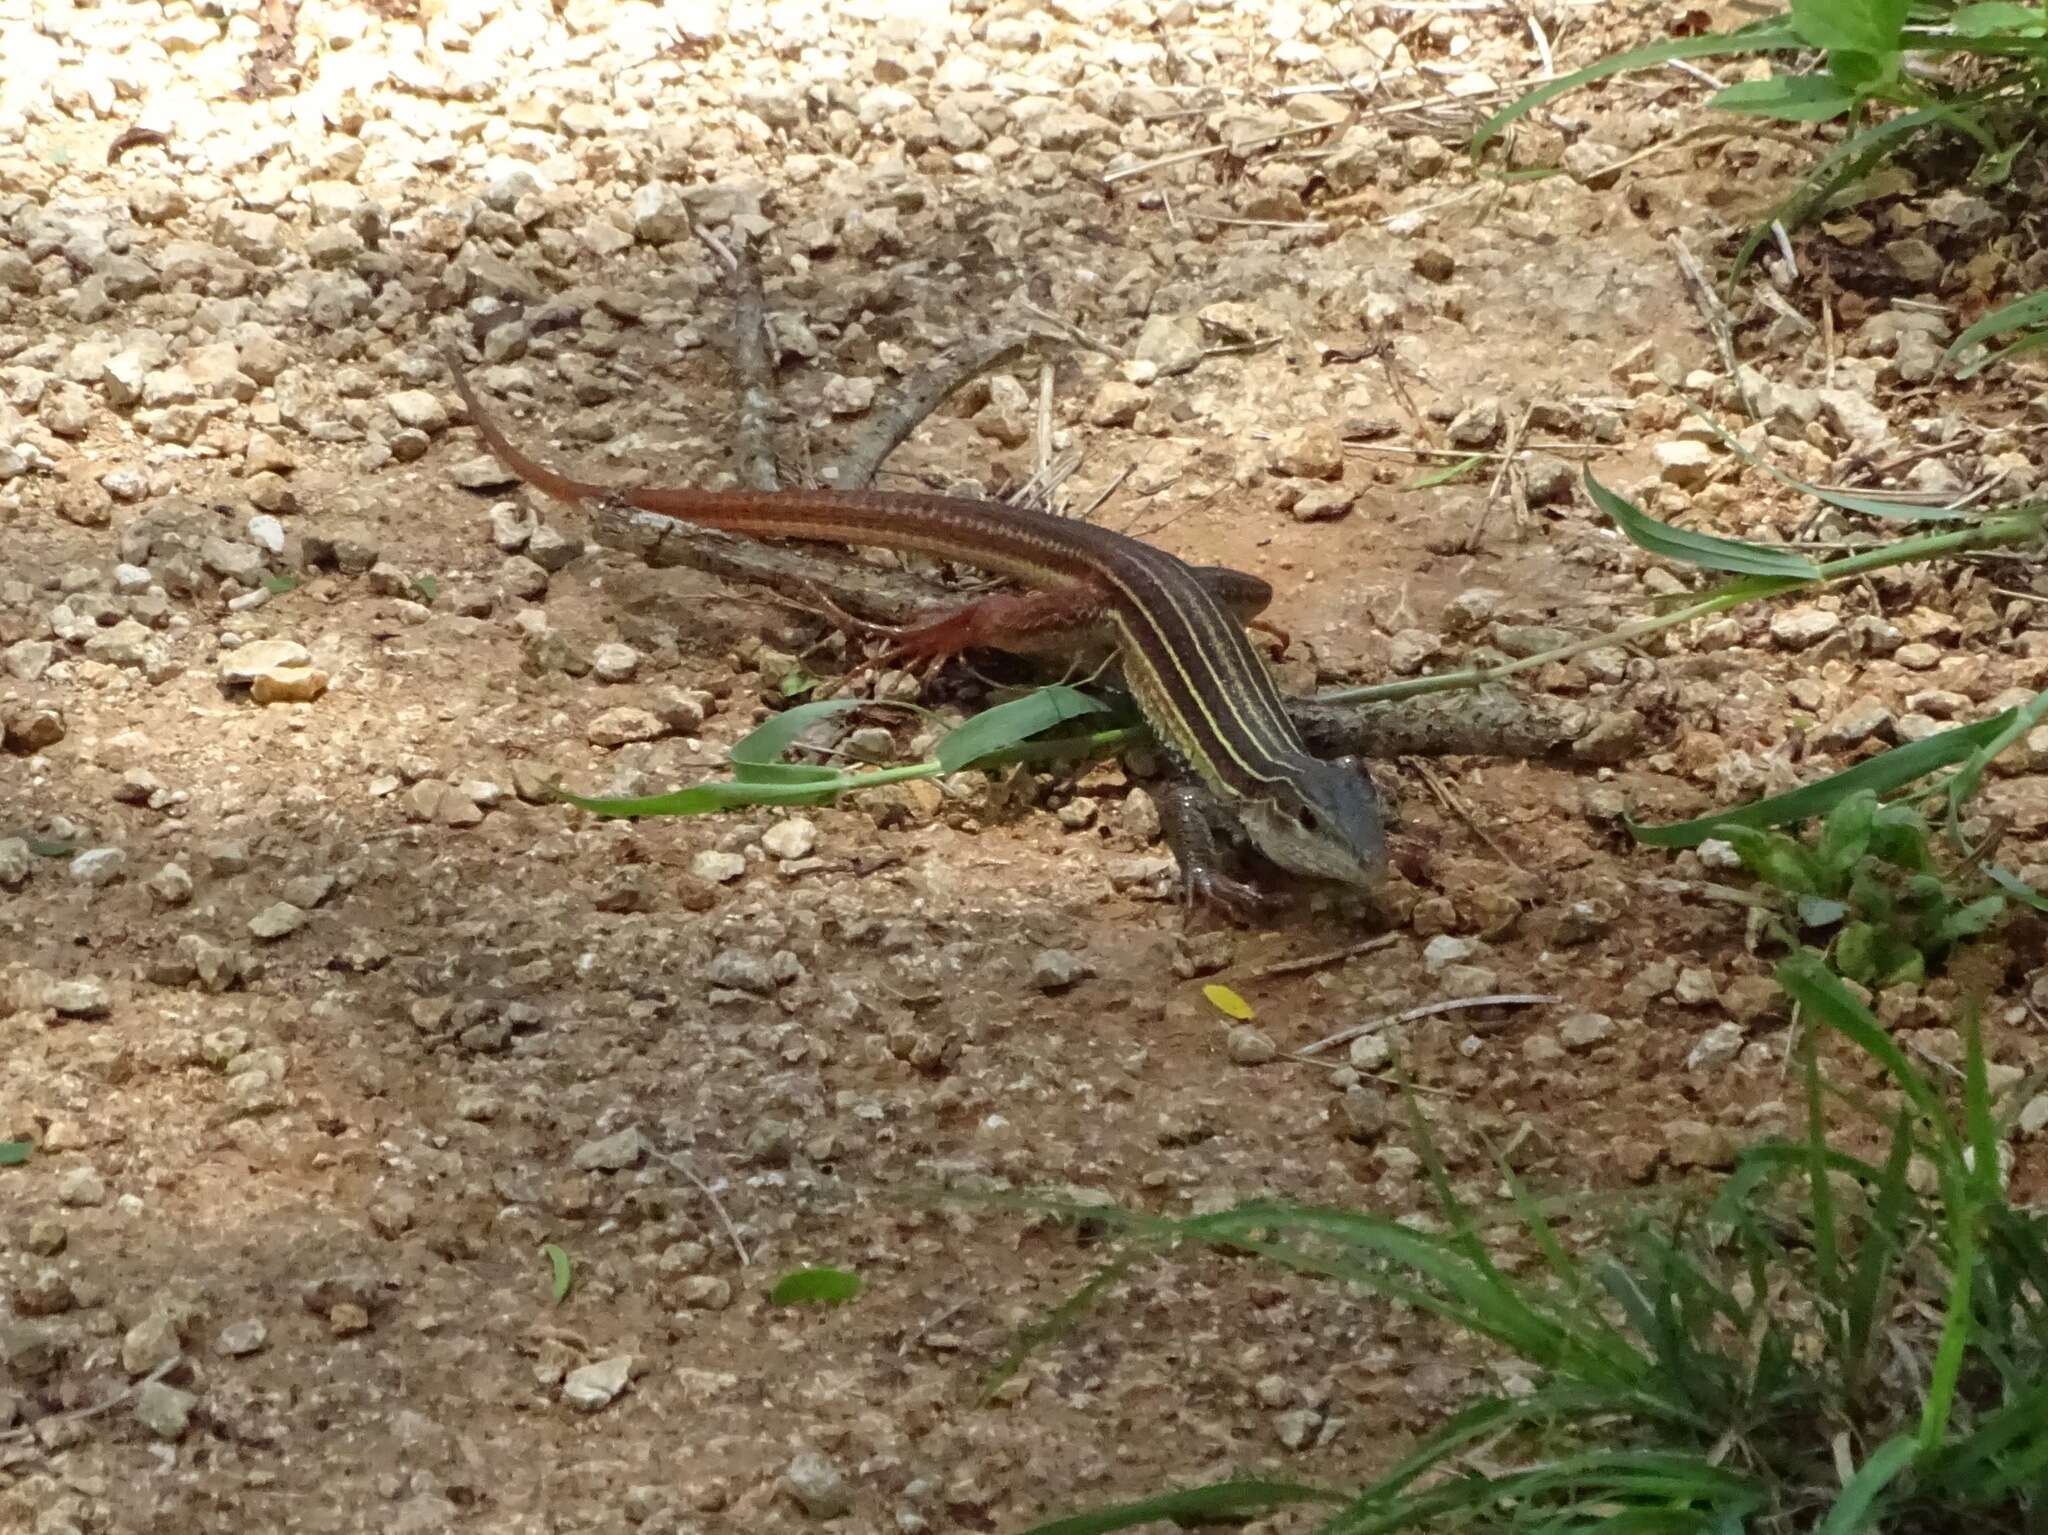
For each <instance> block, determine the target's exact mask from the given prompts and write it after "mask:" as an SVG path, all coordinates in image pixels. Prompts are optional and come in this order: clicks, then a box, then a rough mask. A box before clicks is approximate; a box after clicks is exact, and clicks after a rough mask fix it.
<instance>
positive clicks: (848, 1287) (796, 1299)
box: [768, 1268, 866, 1306]
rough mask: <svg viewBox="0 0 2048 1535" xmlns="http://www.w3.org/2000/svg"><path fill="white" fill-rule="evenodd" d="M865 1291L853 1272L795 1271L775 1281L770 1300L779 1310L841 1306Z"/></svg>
mask: <svg viewBox="0 0 2048 1535" xmlns="http://www.w3.org/2000/svg"><path fill="white" fill-rule="evenodd" d="M865 1288H866V1286H865V1285H863V1284H862V1283H861V1277H860V1275H858V1274H856V1273H854V1272H853V1271H852V1270H850V1269H836V1268H807V1269H792V1270H791V1271H790V1272H789V1273H787V1274H784V1275H783V1276H782V1277H781V1278H780V1279H778V1280H776V1281H775V1288H774V1289H772V1290H770V1291H769V1292H768V1300H769V1303H770V1304H771V1305H776V1306H839V1305H844V1304H845V1303H846V1302H847V1301H850V1300H852V1299H853V1298H854V1297H855V1296H856V1295H858V1294H860V1292H861V1291H862V1290H863V1289H865Z"/></svg>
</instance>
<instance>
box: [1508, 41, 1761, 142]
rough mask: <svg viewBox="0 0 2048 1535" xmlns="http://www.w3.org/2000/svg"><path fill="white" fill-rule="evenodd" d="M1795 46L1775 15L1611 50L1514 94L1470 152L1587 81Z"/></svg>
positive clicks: (1588, 82) (1590, 82) (1587, 83)
mask: <svg viewBox="0 0 2048 1535" xmlns="http://www.w3.org/2000/svg"><path fill="white" fill-rule="evenodd" d="M1798 46H1799V35H1798V34H1797V33H1796V32H1794V31H1793V30H1792V28H1791V27H1790V26H1788V25H1787V24H1786V23H1785V20H1784V18H1782V17H1775V16H1774V17H1769V18H1767V19H1765V20H1763V21H1760V22H1756V23H1753V24H1751V25H1750V26H1747V27H1742V28H1740V29H1738V30H1736V31H1734V32H1710V33H1707V34H1705V35H1704V36H1701V37H1673V38H1667V39H1665V40H1664V41H1663V42H1659V43H1652V44H1650V46H1649V47H1647V48H1633V49H1630V50H1629V51H1628V52H1627V53H1615V54H1610V55H1608V56H1607V57H1606V58H1604V59H1600V60H1597V61H1596V62H1594V63H1592V64H1588V65H1587V66H1586V67H1585V68H1584V69H1579V70H1574V71H1573V72H1572V73H1571V74H1568V75H1562V76H1560V77H1558V78H1557V79H1555V80H1549V81H1546V82H1544V83H1543V84H1542V85H1539V86H1537V87H1536V89H1535V90H1533V91H1530V92H1529V93H1528V94H1527V95H1526V96H1520V97H1517V98H1516V99H1515V100H1513V101H1511V102H1509V103H1508V104H1507V105H1506V106H1504V107H1502V108H1501V109H1500V110H1499V111H1498V112H1496V113H1494V114H1493V116H1491V117H1489V118H1488V119H1487V120H1486V121H1485V122H1483V123H1481V124H1480V125H1479V129H1478V131H1477V132H1476V133H1474V134H1473V135H1472V153H1473V154H1474V155H1477V154H1478V153H1479V152H1480V151H1481V150H1483V149H1484V148H1486V146H1487V145H1488V144H1490V143H1492V142H1493V141H1494V140H1495V139H1497V138H1499V137H1500V136H1501V134H1503V133H1505V132H1506V131H1507V130H1508V128H1509V127H1510V126H1511V125H1512V124H1514V123H1516V122H1519V121H1520V120H1521V119H1522V118H1524V117H1527V116H1528V115H1529V114H1530V113H1531V112H1533V111H1535V110H1536V109H1537V108H1538V107H1540V106H1543V105H1544V104H1545V103H1547V102H1551V101H1555V100H1556V99H1557V98H1558V97H1560V96H1562V95H1565V94H1566V93H1567V92H1570V91H1575V90H1577V89H1578V88H1579V87H1580V86H1582V85H1591V84H1592V83H1593V82H1594V81H1596V80H1605V79H1607V78H1609V77H1610V76H1612V75H1621V74H1626V73H1628V72H1629V71H1630V70H1632V69H1654V68H1656V67H1657V66H1659V65H1661V64H1669V63H1670V62H1671V61H1672V60H1674V59H1711V58H1734V57H1737V56H1739V55H1741V54H1747V53H1776V52H1781V51H1785V50H1789V49H1793V48H1796V47H1798Z"/></svg>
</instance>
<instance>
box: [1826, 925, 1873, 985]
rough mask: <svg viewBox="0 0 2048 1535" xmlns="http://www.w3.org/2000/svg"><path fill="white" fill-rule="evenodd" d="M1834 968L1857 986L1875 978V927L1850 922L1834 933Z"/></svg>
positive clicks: (1866, 983)
mask: <svg viewBox="0 0 2048 1535" xmlns="http://www.w3.org/2000/svg"><path fill="white" fill-rule="evenodd" d="M1834 956H1835V968H1836V969H1837V970H1839V971H1841V972H1842V974H1843V975H1845V976H1847V977H1848V978H1849V979H1850V980H1852V981H1854V982H1855V983H1856V984H1857V985H1859V986H1868V985H1869V984H1870V983H1871V982H1872V981H1874V980H1876V979H1877V929H1876V928H1874V927H1872V926H1871V925H1870V924H1869V923H1868V922H1851V923H1849V924H1848V925H1847V926H1846V927H1844V928H1843V929H1842V930H1841V932H1839V933H1837V934H1836V935H1835V948H1834Z"/></svg>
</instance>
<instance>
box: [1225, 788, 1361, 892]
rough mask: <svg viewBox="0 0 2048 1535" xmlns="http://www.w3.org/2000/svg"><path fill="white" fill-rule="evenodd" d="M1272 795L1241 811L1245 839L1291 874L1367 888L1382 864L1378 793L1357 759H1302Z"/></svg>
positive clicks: (1253, 801)
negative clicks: (1247, 838)
mask: <svg viewBox="0 0 2048 1535" xmlns="http://www.w3.org/2000/svg"><path fill="white" fill-rule="evenodd" d="M1275 790H1276V792H1275V793H1274V794H1273V795H1272V796H1271V797H1262V798H1257V799H1254V800H1252V801H1250V802H1249V803H1248V804H1246V805H1245V806H1244V808H1243V811H1242V816H1243V822H1244V828H1245V831H1246V833H1247V834H1248V835H1249V836H1250V838H1251V840H1252V843H1253V844H1254V845H1255V846H1256V847H1257V848H1258V850H1259V851H1260V852H1262V853H1264V854H1265V855H1266V856H1267V857H1268V858H1270V859H1272V860H1273V862H1275V863H1277V864H1278V865H1280V867H1281V868H1283V869H1288V870H1291V871H1292V872H1293V873H1296V874H1306V875H1309V876H1310V877H1312V878H1316V879H1327V880H1335V881H1336V882H1337V883H1339V884H1344V885H1355V886H1358V887H1360V888H1362V889H1371V888H1373V887H1375V886H1376V885H1378V884H1379V882H1380V880H1381V878H1382V876H1383V875H1384V874H1385V872H1386V867H1387V839H1386V833H1385V831H1384V830H1383V829H1382V827H1381V824H1380V800H1379V792H1378V791H1377V790H1376V789H1374V787H1373V782H1372V778H1371V775H1370V774H1368V773H1367V772H1366V770H1365V766H1364V764H1363V763H1361V762H1359V761H1358V760H1357V759H1356V758H1352V757H1340V758H1337V759H1336V760H1335V761H1325V760H1323V759H1321V758H1317V757H1309V758H1305V759H1303V761H1302V764H1301V767H1300V769H1299V770H1298V771H1297V772H1296V773H1294V774H1293V775H1291V776H1290V777H1289V778H1288V779H1287V780H1286V781H1285V782H1284V783H1282V784H1278V785H1275Z"/></svg>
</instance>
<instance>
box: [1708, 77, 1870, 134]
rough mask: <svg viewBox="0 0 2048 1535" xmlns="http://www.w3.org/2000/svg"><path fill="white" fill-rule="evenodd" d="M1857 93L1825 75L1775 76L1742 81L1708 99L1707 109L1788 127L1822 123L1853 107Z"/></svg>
mask: <svg viewBox="0 0 2048 1535" xmlns="http://www.w3.org/2000/svg"><path fill="white" fill-rule="evenodd" d="M1858 99H1859V98H1858V97H1857V94H1856V92H1854V91H1852V90H1850V89H1848V88H1847V87H1845V86H1844V85H1842V83H1841V82H1840V81H1838V80H1833V79H1830V78H1829V77H1828V76H1826V75H1778V76H1775V77H1774V78H1772V79H1769V80H1743V81H1739V82H1737V83H1736V84H1734V85H1731V86H1728V87H1727V88H1726V89H1724V90H1722V91H1720V92H1718V93H1717V94H1715V95H1713V96H1711V97H1709V98H1708V100H1707V105H1708V106H1710V107H1718V108H1719V109H1720V110H1721V111H1723V112H1747V113H1751V114H1753V115H1755V116H1757V117H1775V118H1777V119H1779V120H1780V121H1782V122H1788V123H1824V122H1827V121H1828V120H1830V119H1831V118H1836V117H1840V116H1841V115H1842V114H1843V113H1844V112H1846V111H1848V110H1849V109H1850V108H1851V107H1853V106H1855V105H1856V102H1857V100H1858Z"/></svg>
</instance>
